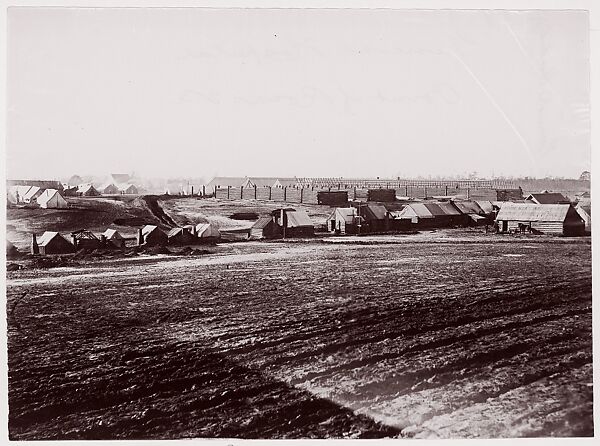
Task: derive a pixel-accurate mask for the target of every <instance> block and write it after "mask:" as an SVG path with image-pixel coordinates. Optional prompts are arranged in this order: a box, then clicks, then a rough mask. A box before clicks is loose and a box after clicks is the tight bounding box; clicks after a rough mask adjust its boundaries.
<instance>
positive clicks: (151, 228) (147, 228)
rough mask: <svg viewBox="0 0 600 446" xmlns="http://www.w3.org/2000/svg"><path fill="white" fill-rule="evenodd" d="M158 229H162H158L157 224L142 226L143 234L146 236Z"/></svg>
mask: <svg viewBox="0 0 600 446" xmlns="http://www.w3.org/2000/svg"><path fill="white" fill-rule="evenodd" d="M156 230H159V231H160V229H158V226H156V225H146V226H144V227H143V228H142V235H143V236H146V235H148V234H150V233H152V232H154V231H156ZM161 232H162V231H161Z"/></svg>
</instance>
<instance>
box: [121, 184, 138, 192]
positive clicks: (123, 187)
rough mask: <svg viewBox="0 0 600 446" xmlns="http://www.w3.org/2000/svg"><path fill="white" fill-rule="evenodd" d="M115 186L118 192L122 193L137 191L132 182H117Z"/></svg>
mask: <svg viewBox="0 0 600 446" xmlns="http://www.w3.org/2000/svg"><path fill="white" fill-rule="evenodd" d="M117 188H118V189H119V192H120V193H122V194H131V195H134V194H137V193H138V188H137V187H136V186H135V185H133V184H127V183H123V184H118V185H117Z"/></svg>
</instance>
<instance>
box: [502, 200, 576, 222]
mask: <svg viewBox="0 0 600 446" xmlns="http://www.w3.org/2000/svg"><path fill="white" fill-rule="evenodd" d="M570 209H573V208H572V206H571V205H570V204H535V203H511V202H506V203H504V205H503V206H502V207H501V208H500V211H499V212H498V216H497V217H496V220H520V221H547V222H564V221H565V219H566V218H567V214H568V213H569V210H570Z"/></svg>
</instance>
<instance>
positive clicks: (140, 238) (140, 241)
mask: <svg viewBox="0 0 600 446" xmlns="http://www.w3.org/2000/svg"><path fill="white" fill-rule="evenodd" d="M137 244H138V246H142V245H143V244H144V236H143V235H142V228H138V233H137Z"/></svg>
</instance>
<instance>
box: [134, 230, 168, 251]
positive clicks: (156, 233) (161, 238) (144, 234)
mask: <svg viewBox="0 0 600 446" xmlns="http://www.w3.org/2000/svg"><path fill="white" fill-rule="evenodd" d="M140 235H141V240H138V243H139V244H140V245H146V246H158V245H161V246H164V245H166V244H167V243H168V241H169V238H168V237H167V234H165V233H164V232H163V231H162V230H161V229H160V228H159V227H158V226H155V225H146V226H144V227H143V228H142V229H141V234H140Z"/></svg>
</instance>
